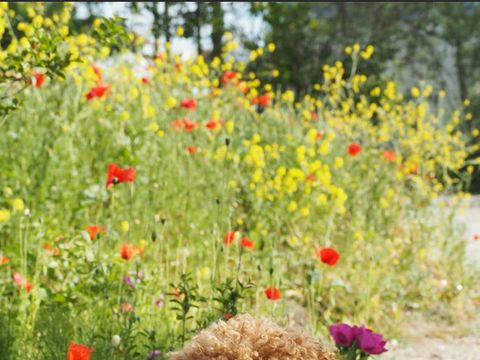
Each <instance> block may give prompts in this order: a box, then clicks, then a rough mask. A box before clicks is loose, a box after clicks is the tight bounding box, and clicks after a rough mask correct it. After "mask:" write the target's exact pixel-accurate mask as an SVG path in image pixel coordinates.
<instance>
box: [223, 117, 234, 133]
mask: <svg viewBox="0 0 480 360" xmlns="http://www.w3.org/2000/svg"><path fill="white" fill-rule="evenodd" d="M234 128H235V122H234V121H233V120H228V121H227V122H226V123H225V131H226V132H227V133H228V134H231V133H233V130H234Z"/></svg>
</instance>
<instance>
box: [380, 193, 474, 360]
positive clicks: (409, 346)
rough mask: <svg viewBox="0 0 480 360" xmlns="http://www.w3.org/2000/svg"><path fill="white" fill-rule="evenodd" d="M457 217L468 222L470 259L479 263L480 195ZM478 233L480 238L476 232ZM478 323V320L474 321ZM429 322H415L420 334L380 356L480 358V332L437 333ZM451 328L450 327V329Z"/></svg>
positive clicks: (398, 359) (401, 359) (386, 359)
mask: <svg viewBox="0 0 480 360" xmlns="http://www.w3.org/2000/svg"><path fill="white" fill-rule="evenodd" d="M457 220H458V221H460V222H463V223H465V224H466V226H467V233H466V236H468V245H467V261H469V262H470V261H471V262H472V263H473V264H477V265H478V266H480V197H474V198H473V199H472V200H471V201H470V202H469V205H468V208H466V209H465V210H463V211H459V212H458V214H457ZM475 235H478V240H477V239H474V236H475ZM474 322H475V323H476V321H474ZM427 326H428V325H426V324H420V325H418V326H412V330H413V329H414V330H415V332H417V331H418V330H419V331H418V332H419V333H420V334H421V335H420V336H418V332H417V335H416V336H415V337H413V336H407V340H406V341H405V344H401V345H398V344H396V343H395V342H394V343H393V344H390V346H389V348H390V351H389V352H388V353H386V354H385V355H382V356H380V359H382V360H480V333H478V335H476V336H473V335H469V336H464V337H459V336H458V335H456V336H455V335H452V336H445V335H444V336H442V337H440V336H435V335H432V334H435V333H436V332H437V331H434V330H431V331H429V329H426V328H427ZM447 332H448V329H447Z"/></svg>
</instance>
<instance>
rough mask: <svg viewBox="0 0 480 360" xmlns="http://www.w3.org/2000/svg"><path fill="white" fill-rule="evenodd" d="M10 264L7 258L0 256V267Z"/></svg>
mask: <svg viewBox="0 0 480 360" xmlns="http://www.w3.org/2000/svg"><path fill="white" fill-rule="evenodd" d="M9 262H10V258H9V257H8V256H3V255H2V256H0V265H6V264H8V263H9Z"/></svg>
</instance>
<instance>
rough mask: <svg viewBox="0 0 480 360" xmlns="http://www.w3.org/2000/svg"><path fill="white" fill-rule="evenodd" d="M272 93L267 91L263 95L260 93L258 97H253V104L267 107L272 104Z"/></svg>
mask: <svg viewBox="0 0 480 360" xmlns="http://www.w3.org/2000/svg"><path fill="white" fill-rule="evenodd" d="M270 101H271V99H270V94H269V93H265V94H263V95H258V96H257V97H254V98H253V99H252V104H253V105H260V106H262V107H267V106H268V105H269V104H270Z"/></svg>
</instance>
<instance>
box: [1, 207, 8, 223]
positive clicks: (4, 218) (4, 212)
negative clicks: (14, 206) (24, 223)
mask: <svg viewBox="0 0 480 360" xmlns="http://www.w3.org/2000/svg"><path fill="white" fill-rule="evenodd" d="M9 219H10V211H8V210H7V209H0V224H1V223H5V222H7V221H8V220H9Z"/></svg>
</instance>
